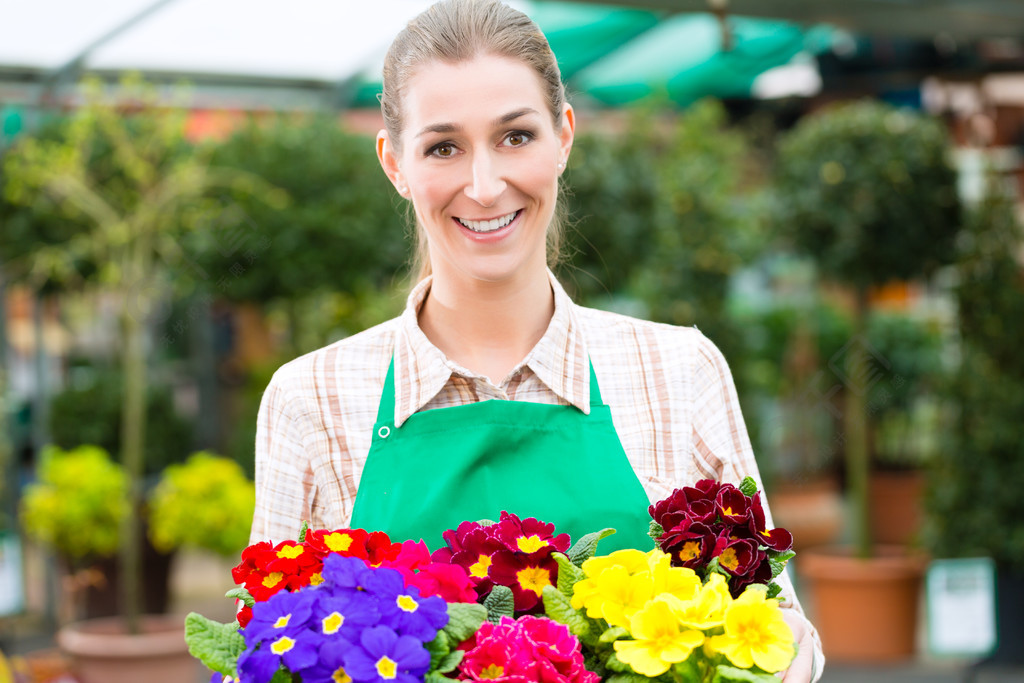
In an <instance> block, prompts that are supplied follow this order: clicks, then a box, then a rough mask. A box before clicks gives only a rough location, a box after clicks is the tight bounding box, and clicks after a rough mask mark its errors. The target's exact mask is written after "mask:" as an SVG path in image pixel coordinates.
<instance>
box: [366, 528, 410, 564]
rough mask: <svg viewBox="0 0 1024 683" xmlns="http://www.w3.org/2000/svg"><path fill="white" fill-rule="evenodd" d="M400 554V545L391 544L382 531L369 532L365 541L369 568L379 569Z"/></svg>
mask: <svg viewBox="0 0 1024 683" xmlns="http://www.w3.org/2000/svg"><path fill="white" fill-rule="evenodd" d="M400 552H402V544H401V543H392V542H391V539H390V538H388V535H387V534H386V533H384V532H383V531H373V532H370V535H369V537H368V538H367V539H366V555H367V559H368V560H369V563H370V566H371V567H379V566H381V565H382V564H383V563H385V562H387V561H388V560H393V559H395V558H396V557H398V553H400Z"/></svg>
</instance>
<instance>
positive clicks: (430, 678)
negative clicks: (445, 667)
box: [423, 671, 452, 683]
mask: <svg viewBox="0 0 1024 683" xmlns="http://www.w3.org/2000/svg"><path fill="white" fill-rule="evenodd" d="M423 683H452V679H450V678H448V677H447V676H445V675H443V674H439V673H437V672H435V671H428V672H427V675H426V676H424V677H423Z"/></svg>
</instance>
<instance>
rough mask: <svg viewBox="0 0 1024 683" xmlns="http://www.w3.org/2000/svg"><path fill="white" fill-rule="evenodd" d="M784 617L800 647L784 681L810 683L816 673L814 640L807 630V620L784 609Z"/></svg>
mask: <svg viewBox="0 0 1024 683" xmlns="http://www.w3.org/2000/svg"><path fill="white" fill-rule="evenodd" d="M782 616H783V618H784V619H785V620H786V623H787V624H788V625H789V628H790V630H791V631H793V640H795V641H796V644H797V647H798V650H797V654H796V659H794V660H793V663H792V664H790V665H789V668H788V669H786V671H785V673H784V674H783V676H782V680H784V681H786V683H809V682H810V680H811V674H812V673H813V671H814V638H812V637H811V632H810V630H809V629H808V628H807V620H806V619H804V618H803V616H802V615H801V614H800V613H799V612H797V611H796V610H792V609H785V608H783V610H782Z"/></svg>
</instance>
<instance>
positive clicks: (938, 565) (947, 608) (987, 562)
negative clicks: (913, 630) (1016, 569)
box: [926, 557, 996, 657]
mask: <svg viewBox="0 0 1024 683" xmlns="http://www.w3.org/2000/svg"><path fill="white" fill-rule="evenodd" d="M926 591H927V605H928V648H929V650H931V652H932V653H934V654H936V655H956V656H970V657H979V656H983V655H986V654H988V653H989V652H991V651H992V649H993V648H994V647H995V645H996V589H995V565H994V563H993V562H992V560H991V559H989V558H987V557H981V558H972V559H963V560H933V561H932V563H931V565H930V566H929V568H928V576H927V580H926Z"/></svg>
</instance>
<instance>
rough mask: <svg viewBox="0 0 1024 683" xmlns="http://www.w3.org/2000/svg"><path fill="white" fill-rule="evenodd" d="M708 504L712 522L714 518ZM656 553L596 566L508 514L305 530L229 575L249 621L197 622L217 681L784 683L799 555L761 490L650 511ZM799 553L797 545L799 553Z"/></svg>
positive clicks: (707, 491)
mask: <svg viewBox="0 0 1024 683" xmlns="http://www.w3.org/2000/svg"><path fill="white" fill-rule="evenodd" d="M709 506H712V507H713V510H712V509H711V507H709ZM650 513H651V515H652V517H653V521H652V523H651V535H652V537H653V538H654V539H655V541H656V542H657V543H658V544H659V546H660V547H659V548H655V549H654V550H651V551H648V552H644V551H642V550H639V549H636V550H620V551H617V552H614V553H611V554H610V555H597V554H596V550H597V545H598V542H599V541H600V540H601V539H602V538H605V537H606V536H608V535H609V534H611V533H614V530H612V529H604V530H602V531H598V532H595V533H591V534H587V535H586V536H583V537H582V538H580V539H578V540H577V541H576V543H575V544H574V545H571V547H570V538H569V536H568V535H567V534H557V533H556V532H555V529H554V525H552V524H547V523H544V522H542V521H539V520H536V519H532V518H528V519H520V518H519V517H517V516H516V515H514V514H511V513H508V512H502V513H501V515H500V517H499V520H498V521H497V522H489V521H479V522H463V523H462V524H460V525H459V526H458V528H456V529H450V530H448V531H446V532H444V534H443V539H444V541H445V545H444V546H443V547H441V548H440V549H438V550H436V551H435V552H434V553H433V554H431V553H430V552H429V550H428V548H427V546H426V544H425V543H424V542H423V541H418V542H413V541H405V542H402V543H398V542H394V541H392V540H391V539H390V538H389V537H388V536H387V535H386V534H384V533H382V532H379V531H376V532H367V531H365V530H362V529H339V530H333V531H332V530H312V529H305V528H304V529H303V530H302V532H301V533H300V535H299V538H300V539H301V540H299V541H283V542H281V543H278V544H277V545H271V544H270V543H266V542H263V543H256V544H254V545H252V546H250V547H248V548H246V549H245V550H244V551H243V553H242V558H241V562H240V563H239V564H238V566H237V567H235V569H234V570H233V572H232V573H233V578H234V579H235V582H236V584H238V587H237V588H235V589H234V590H232V591H229V592H228V594H227V595H228V597H232V598H236V599H238V600H241V601H243V603H244V606H243V607H242V609H241V610H240V611H239V613H238V617H237V621H236V622H232V623H230V624H221V623H217V622H214V621H211V620H209V619H207V618H205V617H203V616H201V615H198V614H195V613H193V614H190V615H189V616H188V618H187V619H186V640H187V641H188V643H189V648H190V651H191V652H192V654H193V655H194V656H196V657H197V658H199V659H200V660H202V661H203V663H204V664H206V665H207V666H208V667H209V668H211V669H212V670H213V671H214V672H215V673H214V675H213V678H212V679H211V680H212V681H213V683H228V682H229V681H235V680H237V681H239V682H243V681H244V682H246V683H248V682H253V683H268V682H269V683H294V682H297V681H301V682H302V683H314V682H320V681H323V682H325V683H340V682H342V681H351V682H354V683H370V682H373V683H388V682H390V681H401V682H403V683H408V682H414V681H422V682H424V683H443V682H444V681H450V680H452V679H457V680H471V681H481V680H491V681H503V682H507V683H529V682H531V681H543V682H545V683H597V682H598V681H610V682H611V683H639V682H641V681H649V680H656V681H666V682H668V681H694V682H700V681H708V682H710V681H718V682H722V683H727V682H728V681H746V682H750V681H765V682H767V681H775V680H777V678H776V677H775V676H774V675H773V674H774V673H776V672H778V671H782V670H783V669H785V668H787V667H788V666H789V664H790V662H791V661H792V659H793V657H794V656H795V654H796V646H795V644H794V643H793V635H792V633H791V632H790V630H789V628H788V626H787V625H786V623H785V622H784V620H783V618H782V614H781V612H780V608H779V602H778V600H776V599H773V598H774V595H775V594H776V593H777V592H778V587H777V586H775V585H774V584H772V583H771V580H772V579H774V578H775V577H776V576H778V574H779V573H780V572H781V571H782V569H783V567H784V566H785V563H786V561H788V559H789V558H790V557H792V552H791V551H790V550H789V547H788V546H789V545H791V542H792V539H791V537H789V534H788V532H785V530H783V529H771V530H769V529H765V528H764V513H763V509H762V507H761V505H760V502H759V498H758V494H757V490H756V485H755V484H754V482H753V480H752V479H749V478H748V479H746V480H744V482H743V484H741V486H740V487H739V488H736V487H734V486H732V485H730V484H718V483H716V482H712V481H710V480H705V481H701V482H698V483H697V485H696V486H695V487H692V488H691V487H687V488H684V489H678V490H677V491H675V492H673V494H672V495H671V496H670V497H669V498H667V499H665V500H663V501H660V502H658V503H656V504H655V505H652V506H651V507H650ZM787 539H788V543H787Z"/></svg>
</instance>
